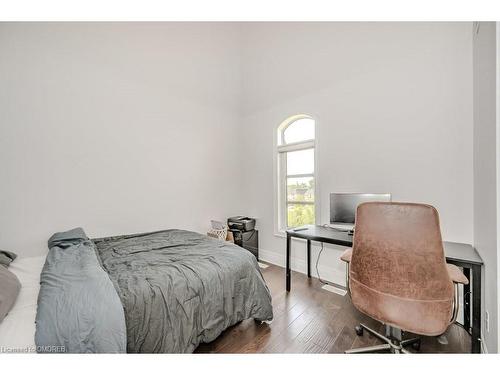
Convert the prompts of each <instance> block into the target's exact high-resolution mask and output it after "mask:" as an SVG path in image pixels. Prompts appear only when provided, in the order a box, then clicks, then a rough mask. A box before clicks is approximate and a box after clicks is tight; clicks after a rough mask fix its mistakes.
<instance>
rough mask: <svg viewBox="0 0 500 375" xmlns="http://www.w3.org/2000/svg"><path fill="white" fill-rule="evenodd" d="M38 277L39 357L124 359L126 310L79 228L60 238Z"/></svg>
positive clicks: (52, 243)
mask: <svg viewBox="0 0 500 375" xmlns="http://www.w3.org/2000/svg"><path fill="white" fill-rule="evenodd" d="M49 249H50V250H49V253H48V255H47V259H46V260H45V265H44V266H43V270H42V274H41V275H40V292H39V294H38V308H37V313H36V332H35V343H36V345H37V351H38V352H50V353H54V352H56V353H58V352H65V353H124V352H125V350H126V344H127V335H126V329H125V317H124V314H123V307H122V305H121V302H120V299H119V298H118V295H117V293H116V290H115V288H114V286H113V283H112V282H111V280H110V278H109V276H108V275H107V273H106V272H105V271H104V270H103V269H102V267H101V266H100V264H99V260H98V258H97V254H96V250H95V245H94V243H93V242H92V241H90V240H89V239H88V238H87V236H86V235H85V232H84V231H83V230H82V229H81V228H77V229H73V230H70V231H67V232H63V233H56V234H54V235H53V236H52V237H51V238H50V239H49Z"/></svg>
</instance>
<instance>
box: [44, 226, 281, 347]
mask: <svg viewBox="0 0 500 375" xmlns="http://www.w3.org/2000/svg"><path fill="white" fill-rule="evenodd" d="M85 244H86V246H85V247H86V249H85V250H83V249H82V248H81V247H80V250H82V251H84V252H87V251H88V250H92V251H93V252H94V251H97V254H98V258H99V260H100V262H101V266H102V268H103V269H104V270H105V271H106V272H107V275H106V273H105V272H104V271H102V269H101V268H100V266H99V264H97V266H98V267H99V269H100V270H101V271H102V272H103V273H104V274H105V276H106V277H108V276H109V278H110V279H111V280H112V282H113V284H114V286H115V289H116V292H117V295H118V297H119V300H120V301H121V304H120V306H119V307H120V308H121V307H122V306H123V312H124V313H123V312H122V317H123V316H124V319H125V323H126V338H127V351H128V352H141V353H150V352H160V353H186V352H187V353H189V352H192V351H193V350H194V349H195V348H196V347H197V346H198V344H199V343H201V342H210V341H212V340H214V339H215V338H216V337H217V336H218V335H219V334H220V333H221V332H222V331H223V330H225V329H226V328H227V327H229V326H231V325H234V324H236V323H237V322H239V321H241V320H243V319H248V318H254V319H256V320H260V321H265V320H271V319H272V317H273V314H272V306H271V296H270V294H269V290H268V288H267V286H266V284H265V282H264V280H263V278H262V275H261V273H260V270H259V268H258V265H257V261H256V259H255V257H254V256H253V255H252V254H250V253H249V252H248V251H246V250H244V249H242V248H240V247H237V246H235V245H232V244H228V243H226V242H222V241H218V240H216V239H212V238H209V237H207V236H203V235H200V234H197V233H193V232H188V231H182V230H167V231H161V232H155V233H145V234H139V235H128V236H118V237H108V238H103V239H96V240H93V242H90V241H86V242H85ZM70 248H71V247H70ZM51 252H52V249H51ZM57 252H58V253H59V251H57ZM49 257H50V254H49ZM49 257H48V260H47V262H49ZM73 257H74V256H73V255H72V256H70V258H73ZM96 259H97V258H96ZM50 263H52V262H50ZM46 268H47V269H48V270H50V269H52V267H47V264H46ZM91 268H92V274H93V273H94V272H95V270H94V268H95V267H91ZM45 271H46V269H45V268H44V272H42V281H41V282H42V289H41V292H40V295H41V298H39V301H40V302H41V304H40V305H39V312H38V314H37V337H38V340H37V345H45V342H54V341H50V340H45V336H46V335H47V334H48V332H47V331H49V332H50V333H49V334H48V335H49V336H50V337H52V338H53V337H65V338H68V337H69V336H71V334H68V333H69V330H68V329H67V327H68V326H72V327H71V329H76V331H77V333H79V332H81V331H85V332H87V333H88V332H90V335H91V336H92V340H91V341H92V342H93V343H94V342H99V341H100V340H107V341H108V342H109V339H108V338H105V337H104V334H103V332H100V330H99V329H95V326H92V325H93V324H95V321H94V318H96V319H97V318H98V317H97V316H96V314H90V315H88V316H89V317H91V319H88V320H86V321H84V322H83V323H82V322H81V321H79V322H78V327H74V325H75V324H74V321H73V320H72V319H74V318H75V316H74V315H75V311H76V315H81V313H82V311H86V310H88V309H89V307H88V305H87V303H82V302H80V301H78V293H77V294H76V295H74V293H73V291H72V292H71V293H70V294H69V295H68V294H67V293H63V296H62V297H56V296H55V294H54V292H55V290H53V289H51V291H50V292H49V291H48V290H47V287H46V286H45V287H44V284H45V285H46V283H47V276H48V274H47V273H46V272H45ZM60 272H62V273H63V274H65V275H66V276H67V277H68V278H69V279H72V278H73V272H74V270H73V269H69V270H64V271H62V270H61V271H60ZM52 274H53V272H52ZM58 276H59V277H61V275H58ZM63 279H64V278H63ZM108 280H109V279H108ZM72 282H73V281H70V280H66V281H65V283H66V284H67V283H69V284H71V283H72ZM55 286H57V283H56V284H55ZM90 287H91V285H89V288H90ZM42 292H43V293H42ZM59 292H65V290H64V289H61V290H59ZM96 292H98V291H96ZM88 294H89V295H90V294H91V290H89V292H88ZM56 298H58V299H59V300H61V299H62V300H66V299H67V300H71V301H72V302H73V306H72V307H71V308H70V311H71V312H72V313H73V315H72V314H70V315H68V314H67V311H66V310H68V309H69V303H65V304H64V305H63V306H58V305H53V304H51V303H50V302H53V301H54V299H56ZM102 298H103V295H102V292H98V293H97V294H96V298H95V300H96V301H95V302H97V301H99V302H101V303H102V305H103V306H105V308H104V307H102V306H101V309H108V308H109V309H111V310H112V311H113V314H116V309H117V306H116V303H114V302H113V298H109V299H108V300H103V299H102ZM87 302H88V301H87ZM61 307H62V310H61ZM53 310H57V312H56V313H55V314H54V313H52V311H53ZM48 311H51V313H48ZM118 315H119V314H118ZM47 316H53V317H54V316H57V318H58V319H62V320H63V321H64V322H65V324H64V325H54V326H53V325H50V323H49V322H47V319H46V317H47ZM108 318H109V317H108V316H104V321H106V322H107V319H108ZM115 318H116V319H117V320H120V316H115ZM68 320H70V321H69V322H68ZM108 323H109V322H108ZM45 324H49V325H50V329H49V330H47V329H42V327H43V326H44V325H45ZM113 324H114V325H116V322H114V323H113ZM101 325H102V324H101ZM38 329H40V330H43V332H44V334H43V335H42V334H38ZM53 329H54V330H55V332H53V331H51V330H53ZM108 331H109V330H108ZM107 333H109V332H107ZM75 337H76V340H79V337H81V334H80V336H78V335H77V336H75ZM70 340H71V339H70ZM56 341H57V340H56ZM87 341H89V340H87ZM71 347H76V345H73V346H71ZM118 347H119V345H116V344H115V343H111V344H110V345H107V347H106V349H105V350H101V349H102V348H98V347H95V348H94V350H92V348H90V349H89V348H88V347H85V348H84V349H85V351H106V352H114V351H119V350H118Z"/></svg>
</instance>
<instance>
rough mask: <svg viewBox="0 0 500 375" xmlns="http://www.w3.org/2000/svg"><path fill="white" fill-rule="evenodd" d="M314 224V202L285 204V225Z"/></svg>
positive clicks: (290, 226)
mask: <svg viewBox="0 0 500 375" xmlns="http://www.w3.org/2000/svg"><path fill="white" fill-rule="evenodd" d="M306 224H314V204H295V203H294V204H289V205H287V226H288V227H289V228H293V227H299V226H301V225H306Z"/></svg>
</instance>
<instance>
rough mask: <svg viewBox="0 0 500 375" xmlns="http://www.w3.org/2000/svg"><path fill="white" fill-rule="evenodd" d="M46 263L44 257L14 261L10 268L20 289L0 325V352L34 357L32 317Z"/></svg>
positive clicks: (33, 321) (33, 318)
mask: <svg viewBox="0 0 500 375" xmlns="http://www.w3.org/2000/svg"><path fill="white" fill-rule="evenodd" d="M44 262H45V255H43V256H37V257H25V258H16V259H15V260H14V261H13V262H12V263H11V264H10V266H9V271H11V272H12V273H13V274H15V275H16V276H17V278H18V279H19V281H20V282H21V285H22V288H21V291H20V293H19V296H17V299H16V302H15V304H14V306H13V307H12V310H10V311H9V313H8V314H7V316H6V317H5V319H4V320H3V321H2V322H1V324H0V348H2V351H5V352H7V353H9V352H19V353H34V352H36V347H35V316H36V306H37V297H38V291H39V290H40V273H41V272H42V267H43V264H44Z"/></svg>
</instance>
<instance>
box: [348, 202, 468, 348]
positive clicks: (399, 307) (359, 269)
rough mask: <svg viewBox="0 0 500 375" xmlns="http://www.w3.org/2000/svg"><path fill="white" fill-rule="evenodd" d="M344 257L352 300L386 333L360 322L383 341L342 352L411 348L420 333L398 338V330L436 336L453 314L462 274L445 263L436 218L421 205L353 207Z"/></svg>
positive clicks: (463, 281)
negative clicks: (350, 234)
mask: <svg viewBox="0 0 500 375" xmlns="http://www.w3.org/2000/svg"><path fill="white" fill-rule="evenodd" d="M341 259H342V260H343V261H344V262H346V271H347V272H346V278H347V286H348V292H349V295H350V297H351V300H352V303H353V305H354V306H355V307H356V308H357V309H358V310H359V311H361V312H362V313H364V314H366V315H368V316H370V317H372V318H373V319H375V320H378V321H379V322H381V323H383V324H384V325H385V326H386V335H385V336H384V335H382V334H380V333H378V332H377V331H375V330H373V329H371V328H369V327H368V326H366V325H364V324H360V325H359V326H357V327H356V328H355V329H356V333H357V334H358V335H362V334H363V331H364V330H367V331H369V332H370V333H371V334H373V335H374V336H376V337H378V338H379V339H381V340H382V341H384V342H385V343H384V344H382V345H377V346H372V347H367V348H359V349H352V350H348V351H346V353H369V352H378V351H383V350H389V351H391V352H392V353H410V351H408V349H406V348H407V347H408V346H409V345H412V346H413V347H414V348H415V349H417V350H418V349H419V346H420V341H419V338H412V339H409V340H402V332H403V331H406V332H412V333H415V334H418V335H425V336H439V335H441V334H443V333H444V332H445V331H446V329H447V328H448V326H449V325H450V324H452V323H453V322H454V321H455V320H456V317H457V313H458V308H459V306H458V284H468V282H469V281H468V280H467V278H466V277H465V276H464V274H463V273H462V272H461V271H460V269H459V268H458V267H456V266H454V265H451V264H446V261H445V256H444V250H443V242H442V239H441V231H440V228H439V217H438V213H437V211H436V209H435V208H434V207H432V206H429V205H425V204H414V203H389V202H370V203H362V204H360V205H359V206H358V208H357V212H356V230H355V232H354V239H353V247H352V249H347V250H346V251H345V252H344V253H343V254H342V256H341Z"/></svg>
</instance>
